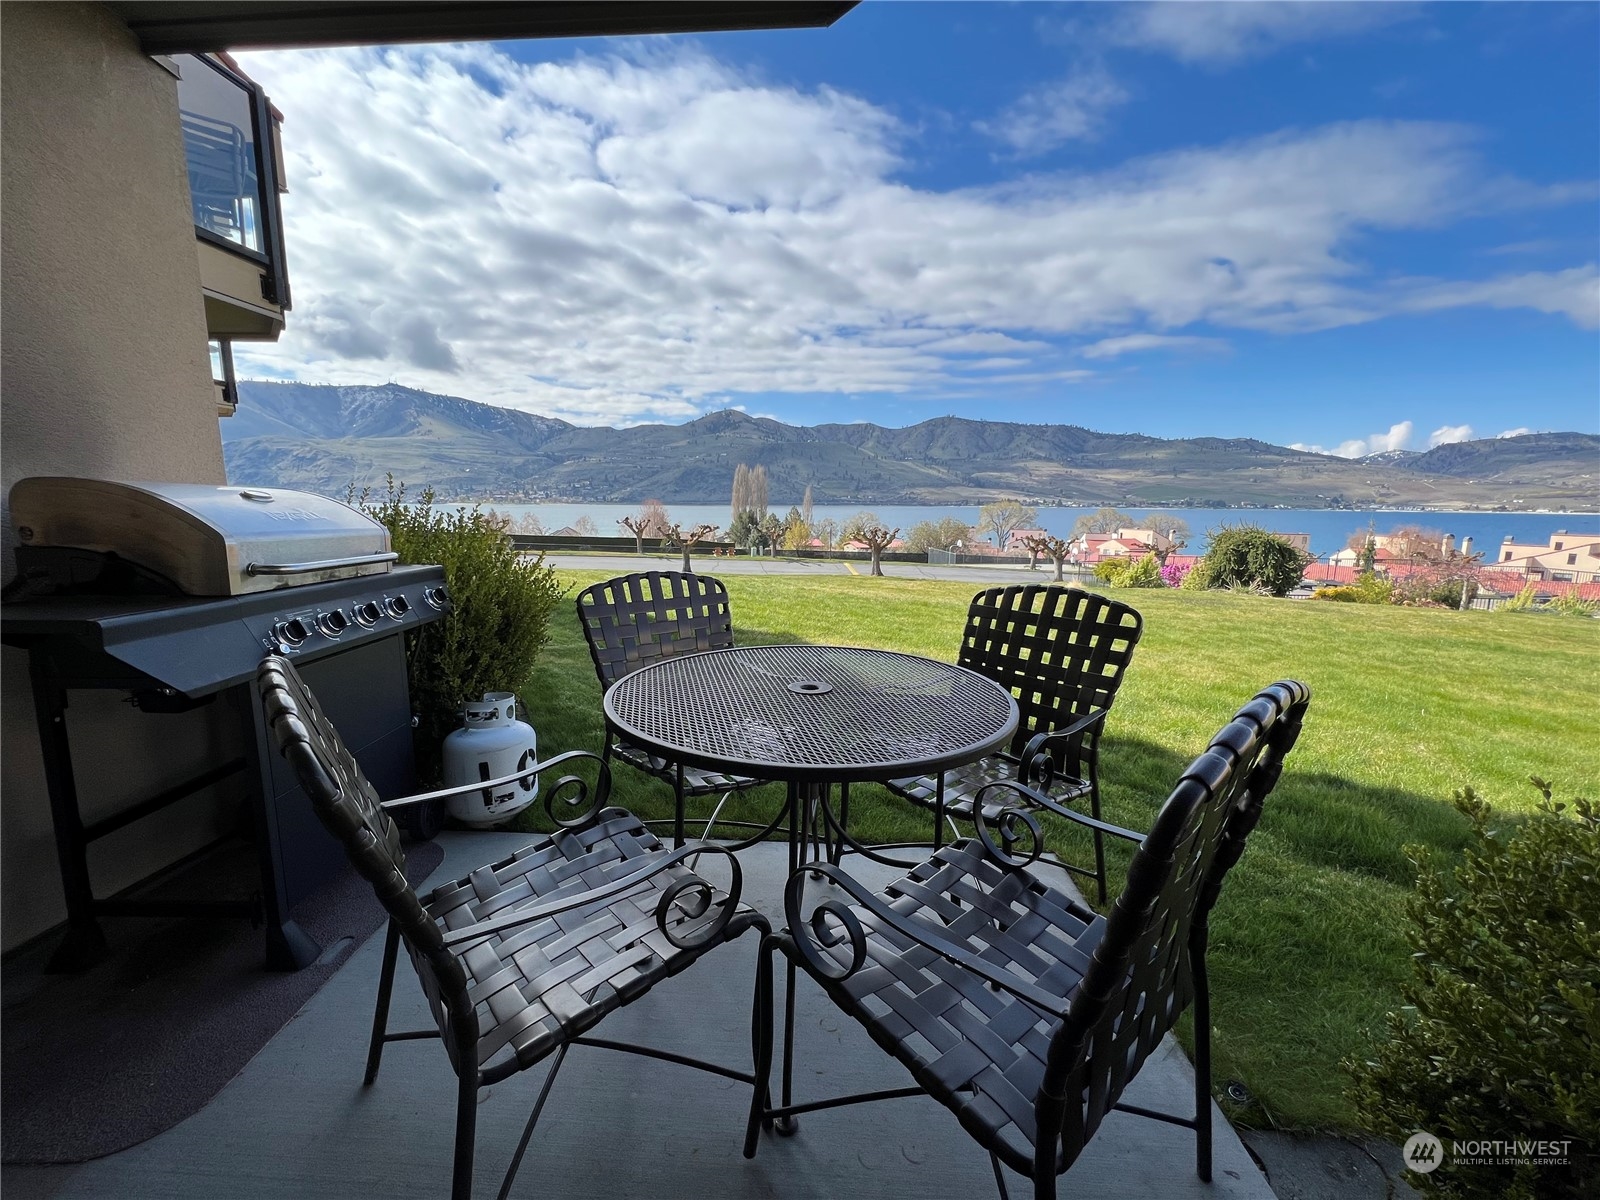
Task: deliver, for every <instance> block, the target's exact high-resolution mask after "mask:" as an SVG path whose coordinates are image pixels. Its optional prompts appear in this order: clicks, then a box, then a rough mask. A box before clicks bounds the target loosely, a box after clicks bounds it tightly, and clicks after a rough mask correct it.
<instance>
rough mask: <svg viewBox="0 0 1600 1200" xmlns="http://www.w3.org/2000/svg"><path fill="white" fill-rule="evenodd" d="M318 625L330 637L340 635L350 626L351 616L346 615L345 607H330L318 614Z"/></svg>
mask: <svg viewBox="0 0 1600 1200" xmlns="http://www.w3.org/2000/svg"><path fill="white" fill-rule="evenodd" d="M317 626H318V628H320V629H321V630H322V632H323V633H325V634H327V635H328V636H329V637H338V636H339V635H340V634H341V633H343V632H344V631H345V630H346V629H349V628H350V618H349V617H347V616H345V615H344V610H343V609H340V608H335V609H330V610H329V611H328V612H325V613H318V614H317Z"/></svg>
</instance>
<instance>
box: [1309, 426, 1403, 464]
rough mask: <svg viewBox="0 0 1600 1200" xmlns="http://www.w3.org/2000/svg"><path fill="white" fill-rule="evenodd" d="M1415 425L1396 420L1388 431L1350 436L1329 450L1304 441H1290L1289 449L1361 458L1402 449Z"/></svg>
mask: <svg viewBox="0 0 1600 1200" xmlns="http://www.w3.org/2000/svg"><path fill="white" fill-rule="evenodd" d="M1414 428H1415V427H1414V426H1413V425H1412V424H1411V422H1410V421H1398V422H1396V423H1395V424H1393V425H1391V426H1389V432H1388V433H1374V434H1369V435H1368V436H1366V437H1364V438H1351V439H1350V440H1349V441H1347V442H1340V443H1339V444H1338V445H1337V446H1335V447H1334V448H1333V449H1331V450H1327V449H1324V448H1323V447H1321V446H1316V445H1308V444H1306V443H1305V442H1290V443H1289V449H1291V450H1304V451H1306V452H1307V453H1309V454H1332V455H1336V456H1337V457H1339V458H1363V457H1365V456H1366V455H1368V454H1381V453H1383V452H1384V451H1387V450H1404V449H1406V447H1407V446H1408V445H1409V444H1410V442H1411V434H1412V430H1413V429H1414Z"/></svg>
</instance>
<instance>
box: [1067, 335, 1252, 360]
mask: <svg viewBox="0 0 1600 1200" xmlns="http://www.w3.org/2000/svg"><path fill="white" fill-rule="evenodd" d="M1227 349H1228V343H1227V342H1225V341H1223V340H1222V339H1221V338H1211V337H1188V336H1183V337H1169V336H1164V335H1162V334H1158V333H1129V334H1124V335H1123V336H1122V337H1113V338H1102V339H1101V340H1100V341H1098V342H1094V343H1093V344H1091V345H1088V346H1085V347H1084V348H1083V349H1081V350H1079V351H1078V353H1079V354H1081V355H1083V357H1084V358H1116V357H1117V356H1119V355H1122V354H1132V353H1136V352H1138V351H1142V350H1198V351H1205V352H1209V353H1213V354H1220V353H1225V352H1226V351H1227Z"/></svg>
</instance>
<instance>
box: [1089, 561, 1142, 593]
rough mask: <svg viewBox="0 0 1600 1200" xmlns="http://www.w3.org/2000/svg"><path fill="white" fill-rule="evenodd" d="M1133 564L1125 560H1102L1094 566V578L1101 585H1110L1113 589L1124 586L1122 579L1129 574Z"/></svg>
mask: <svg viewBox="0 0 1600 1200" xmlns="http://www.w3.org/2000/svg"><path fill="white" fill-rule="evenodd" d="M1132 565H1133V564H1132V563H1130V562H1129V561H1128V560H1127V559H1125V558H1102V559H1101V560H1100V561H1099V562H1097V563H1095V565H1094V577H1095V578H1096V579H1098V580H1099V581H1100V582H1101V583H1109V584H1110V585H1111V586H1112V587H1120V586H1121V585H1122V577H1123V576H1124V575H1126V574H1127V573H1128V569H1129V568H1130V567H1131V566H1132Z"/></svg>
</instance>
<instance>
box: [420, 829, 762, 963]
mask: <svg viewBox="0 0 1600 1200" xmlns="http://www.w3.org/2000/svg"><path fill="white" fill-rule="evenodd" d="M617 811H620V810H617ZM702 854H721V855H724V856H725V857H726V858H727V859H728V865H729V869H730V872H731V875H732V879H731V881H730V883H729V885H728V889H727V899H726V900H724V901H723V902H722V911H721V912H720V913H719V914H718V915H717V916H716V917H715V918H714V919H713V920H712V921H710V922H709V923H708V924H706V925H704V926H702V927H701V929H700V930H699V931H698V932H697V933H696V934H695V935H694V936H693V937H687V938H685V937H683V936H681V935H680V934H678V933H677V932H676V931H675V930H674V929H673V928H672V927H671V924H670V923H669V917H670V914H671V910H672V908H673V907H674V906H677V907H678V908H679V909H680V910H682V911H683V912H684V915H685V916H687V917H688V918H689V919H690V920H694V919H695V918H697V917H700V916H702V915H703V914H704V913H705V912H706V910H707V909H708V908H709V907H710V906H711V905H712V903H714V902H715V900H716V891H717V889H716V887H715V886H714V885H713V884H712V883H711V881H710V880H708V879H704V878H702V877H701V876H700V875H699V874H697V873H694V872H691V873H690V874H689V875H688V876H686V877H685V878H683V879H680V880H678V881H677V882H676V883H674V884H673V885H672V886H671V887H669V888H667V889H666V890H665V891H663V892H662V894H661V900H660V901H659V902H658V903H657V904H656V925H657V927H658V928H660V930H661V932H662V933H663V934H665V935H666V938H667V940H668V941H669V942H671V943H672V944H673V945H674V946H677V947H678V948H679V949H680V950H687V949H691V948H693V947H696V946H701V945H705V944H707V943H709V942H711V941H713V940H715V939H716V938H717V937H719V936H720V935H721V934H722V931H723V930H724V929H725V928H727V925H728V922H729V921H730V920H732V919H733V914H734V913H735V912H737V911H738V908H739V896H740V893H741V892H742V891H743V889H744V873H743V871H742V870H741V869H740V867H739V860H738V858H736V857H735V856H734V854H733V853H732V852H731V851H730V850H728V849H727V847H725V846H716V845H712V844H711V843H709V842H700V843H694V842H691V843H689V844H688V845H686V846H683V847H681V848H680V849H677V850H674V851H672V852H671V853H670V854H666V855H664V856H662V857H659V858H656V859H655V860H654V861H652V862H651V863H650V864H649V865H648V866H645V867H642V868H640V869H639V870H637V871H634V872H633V873H632V874H630V875H626V876H624V877H623V878H621V879H616V880H613V881H612V882H610V883H608V884H606V885H605V886H603V887H597V888H589V889H586V890H584V891H581V892H569V893H567V894H565V895H562V894H559V893H558V894H556V895H555V896H553V897H551V898H550V899H549V900H547V901H545V902H544V903H543V904H535V905H533V906H532V907H530V908H521V909H517V910H516V911H515V912H510V913H506V914H505V915H504V916H499V917H490V918H489V919H488V920H487V921H478V922H475V923H474V924H472V925H463V926H461V927H460V928H459V929H451V930H449V931H447V932H446V933H445V935H444V944H445V945H446V946H447V947H450V948H452V949H454V948H457V947H459V946H461V945H463V944H464V943H467V942H475V941H478V940H479V939H480V938H486V937H491V936H493V935H494V934H497V933H504V932H505V931H506V930H508V929H515V928H517V927H518V926H519V925H528V924H531V923H533V922H535V921H543V920H545V919H546V918H547V917H554V916H558V915H560V914H561V913H564V912H570V911H571V910H573V909H575V908H583V907H585V906H586V905H590V904H600V903H603V902H605V901H607V900H615V899H617V898H618V897H620V896H624V895H626V894H627V893H629V892H631V891H632V890H633V889H634V888H636V887H638V886H639V885H640V884H642V883H645V882H646V881H648V880H649V879H651V878H652V877H653V876H656V875H659V874H661V872H663V871H666V870H669V869H671V868H672V867H675V866H677V865H678V864H679V863H681V862H683V861H684V860H685V859H688V858H696V857H698V856H699V855H702ZM689 892H692V893H694V895H692V896H691V897H690V899H689V900H688V902H687V903H685V901H684V899H683V897H684V895H685V893H689Z"/></svg>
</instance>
